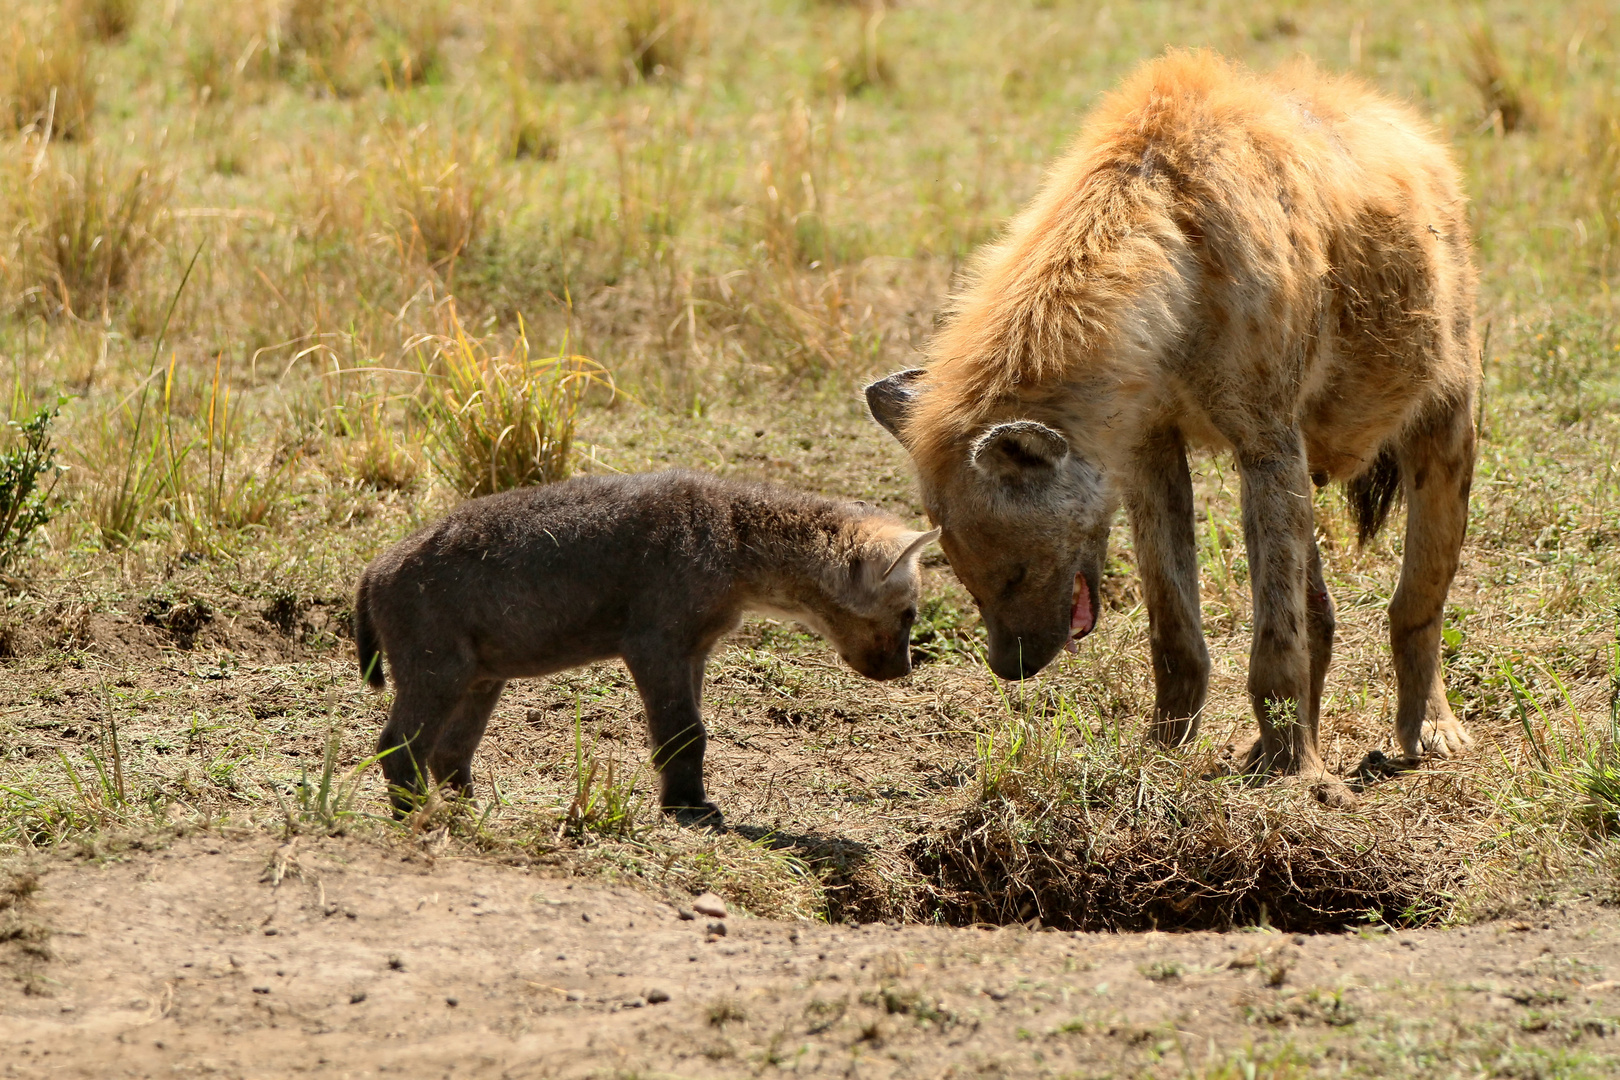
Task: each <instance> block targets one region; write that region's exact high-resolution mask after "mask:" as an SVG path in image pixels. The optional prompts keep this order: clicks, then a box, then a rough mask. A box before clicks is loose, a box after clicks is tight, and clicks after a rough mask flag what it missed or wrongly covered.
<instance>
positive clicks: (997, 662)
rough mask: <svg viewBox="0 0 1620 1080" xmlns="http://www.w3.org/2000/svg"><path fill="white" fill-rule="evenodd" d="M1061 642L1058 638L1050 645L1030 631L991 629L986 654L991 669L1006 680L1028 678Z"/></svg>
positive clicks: (1054, 652)
mask: <svg viewBox="0 0 1620 1080" xmlns="http://www.w3.org/2000/svg"><path fill="white" fill-rule="evenodd" d="M1062 644H1063V643H1062V642H1061V641H1059V642H1058V643H1057V644H1056V645H1053V644H1052V643H1051V642H1049V641H1042V640H1039V639H1037V638H1035V637H1034V636H1033V635H1027V634H998V633H996V632H995V631H994V630H991V632H990V649H989V656H988V658H987V659H988V660H989V663H990V670H991V671H993V672H995V673H996V674H997V675H999V676H1000V677H1001V678H1003V679H1007V680H1009V681H1016V680H1018V679H1027V678H1029V677H1030V676H1031V675H1034V674H1035V673H1036V672H1038V671H1040V670H1041V668H1043V667H1045V666H1046V665H1047V664H1048V663H1050V662H1051V660H1052V657H1053V656H1054V655H1055V654H1056V653H1057V650H1058V649H1059V648H1061V647H1062Z"/></svg>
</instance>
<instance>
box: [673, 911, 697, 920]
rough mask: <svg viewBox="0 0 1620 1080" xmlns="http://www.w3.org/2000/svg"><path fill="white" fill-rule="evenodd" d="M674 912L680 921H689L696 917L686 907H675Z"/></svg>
mask: <svg viewBox="0 0 1620 1080" xmlns="http://www.w3.org/2000/svg"><path fill="white" fill-rule="evenodd" d="M675 914H676V916H677V917H679V918H680V920H681V922H691V921H692V920H693V919H695V918H697V916H696V915H694V914H692V913H691V912H690V911H689V910H687V909H686V908H676V909H675Z"/></svg>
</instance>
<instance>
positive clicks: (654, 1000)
mask: <svg viewBox="0 0 1620 1080" xmlns="http://www.w3.org/2000/svg"><path fill="white" fill-rule="evenodd" d="M668 1000H669V994H668V993H667V992H666V991H663V990H649V991H647V1004H649V1005H662V1004H663V1003H664V1002H666V1001H668Z"/></svg>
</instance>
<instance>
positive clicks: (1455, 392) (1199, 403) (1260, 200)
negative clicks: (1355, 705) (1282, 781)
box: [867, 52, 1479, 796]
mask: <svg viewBox="0 0 1620 1080" xmlns="http://www.w3.org/2000/svg"><path fill="white" fill-rule="evenodd" d="M1474 288H1475V275H1474V270H1473V267H1472V265H1471V263H1470V256H1469V241H1468V225H1467V221H1466V217H1465V201H1464V197H1463V194H1462V191H1461V188H1460V184H1459V181H1458V177H1457V172H1456V169H1455V168H1454V167H1453V165H1452V163H1451V161H1450V159H1449V157H1448V155H1447V153H1446V151H1445V149H1443V148H1442V147H1441V146H1440V145H1439V144H1438V143H1437V142H1436V141H1435V138H1434V136H1433V135H1432V133H1431V132H1430V131H1429V128H1428V126H1427V125H1426V124H1425V123H1424V122H1423V121H1422V120H1420V119H1419V118H1418V117H1417V116H1416V115H1414V114H1413V112H1412V111H1411V110H1409V109H1407V108H1406V107H1404V106H1402V105H1400V104H1397V103H1395V102H1392V101H1390V100H1388V99H1386V98H1383V97H1381V96H1379V95H1378V94H1376V93H1374V92H1373V91H1371V90H1370V89H1368V88H1366V87H1365V86H1363V85H1361V84H1360V83H1358V82H1356V81H1353V80H1350V79H1345V78H1331V77H1328V76H1325V75H1322V74H1320V73H1318V72H1316V71H1315V70H1313V69H1312V68H1310V67H1309V66H1305V65H1299V66H1295V67H1292V68H1289V69H1287V70H1285V71H1283V72H1281V73H1278V74H1275V75H1272V76H1268V77H1263V78H1262V77H1257V76H1255V75H1253V74H1251V73H1249V72H1247V71H1246V70H1244V69H1242V68H1240V67H1238V66H1236V65H1234V64H1231V63H1229V62H1227V61H1225V60H1223V59H1221V58H1219V57H1217V56H1214V55H1211V54H1209V53H1187V52H1172V53H1170V54H1168V55H1166V56H1164V57H1162V58H1160V59H1158V60H1155V61H1152V62H1150V63H1148V64H1146V65H1144V66H1143V67H1142V68H1141V69H1139V70H1138V71H1137V72H1136V73H1135V74H1134V75H1133V76H1132V77H1131V78H1130V79H1129V80H1128V81H1127V82H1126V83H1125V84H1124V86H1123V87H1121V88H1120V89H1119V91H1117V92H1116V93H1115V94H1113V95H1112V96H1111V97H1109V98H1108V99H1107V100H1106V101H1105V102H1104V103H1103V104H1102V105H1101V107H1100V108H1098V110H1097V111H1096V112H1095V114H1093V115H1092V117H1091V118H1090V120H1089V122H1088V123H1087V124H1086V126H1085V127H1084V129H1083V131H1082V134H1081V136H1080V138H1079V140H1078V142H1077V143H1076V145H1075V146H1074V147H1073V149H1072V150H1070V152H1069V153H1068V154H1067V156H1065V157H1064V158H1063V159H1062V160H1061V161H1060V162H1059V163H1058V164H1057V166H1056V167H1055V168H1054V169H1053V170H1052V171H1051V173H1050V175H1049V176H1048V178H1047V180H1046V182H1045V185H1044V186H1043V188H1042V189H1041V192H1040V194H1039V195H1037V196H1036V198H1035V200H1034V201H1033V202H1032V203H1031V204H1030V205H1029V206H1028V207H1027V208H1026V209H1025V210H1024V211H1023V213H1022V214H1020V215H1019V216H1018V217H1017V218H1016V219H1015V221H1014V222H1013V224H1012V225H1011V227H1010V228H1009V229H1008V231H1007V234H1006V236H1005V238H1004V239H1002V240H1001V241H1000V242H998V243H996V244H994V245H993V246H991V247H989V248H988V249H987V250H986V251H985V252H984V253H983V254H982V256H981V257H980V258H979V260H978V262H977V265H976V268H975V270H974V272H973V273H972V275H971V278H970V280H969V282H968V284H967V285H966V287H965V288H964V289H963V290H962V291H961V292H960V293H959V295H957V296H956V297H955V299H954V302H953V305H952V310H951V313H950V316H949V318H948V320H947V322H946V323H945V325H944V326H943V328H942V329H941V331H940V333H939V334H938V335H937V336H936V338H935V340H934V341H933V342H932V344H931V347H930V350H929V351H930V354H931V361H930V363H929V366H928V367H926V368H924V369H920V370H915V371H906V372H901V373H898V374H895V375H891V376H889V377H888V378H886V379H883V380H881V381H880V382H877V383H874V384H873V385H872V386H870V387H868V388H867V400H868V402H869V403H870V405H871V408H872V413H873V415H874V417H876V419H877V420H878V421H879V422H880V423H882V424H883V425H884V426H885V427H886V428H888V429H889V430H890V431H891V432H893V433H894V434H895V436H896V437H898V438H899V440H900V442H901V443H902V444H903V445H904V446H905V448H906V449H907V450H908V451H909V452H910V455H911V457H912V460H913V462H914V464H915V466H916V468H917V473H918V477H919V480H920V484H921V489H922V495H923V500H924V503H925V504H926V506H927V509H928V512H929V514H930V516H931V517H932V518H933V519H934V521H935V523H936V524H938V525H940V526H941V527H942V528H943V530H944V533H943V535H942V537H941V541H940V542H941V544H942V546H943V547H944V549H945V553H946V555H947V556H948V557H949V559H950V562H951V566H952V567H953V568H954V569H955V571H956V573H957V575H958V576H959V577H960V578H961V579H962V582H963V583H964V584H965V585H966V586H967V587H968V589H969V591H970V592H971V593H972V594H973V597H974V600H975V602H976V603H977V604H978V606H979V610H980V612H981V613H982V615H983V617H984V621H985V624H986V627H987V629H988V631H989V643H990V654H989V660H990V666H991V668H992V669H993V670H994V671H995V672H996V673H997V674H999V675H1001V676H1002V677H1003V678H1018V677H1021V676H1025V675H1030V674H1032V673H1034V672H1036V671H1039V670H1040V669H1041V668H1042V667H1043V666H1045V665H1046V664H1047V663H1048V662H1049V661H1050V660H1051V659H1052V658H1053V656H1055V655H1056V653H1057V652H1058V650H1059V649H1060V648H1062V647H1064V645H1065V644H1067V643H1069V642H1071V641H1072V639H1073V638H1076V637H1079V636H1083V635H1084V634H1086V633H1087V632H1089V631H1090V630H1091V628H1092V626H1093V624H1094V621H1095V619H1096V617H1097V611H1098V603H1097V597H1098V593H1097V580H1098V575H1099V573H1100V571H1101V569H1102V565H1103V560H1104V553H1105V547H1106V543H1107V537H1108V529H1109V523H1110V521H1111V519H1112V516H1113V514H1114V512H1115V509H1116V507H1117V505H1118V503H1119V501H1120V500H1121V499H1123V500H1124V504H1125V508H1126V512H1127V515H1128V517H1129V520H1130V524H1131V529H1132V534H1133V536H1134V538H1135V543H1136V557H1137V563H1138V566H1139V569H1140V571H1141V574H1142V583H1143V588H1144V592H1145V594H1146V600H1147V608H1148V618H1149V625H1150V627H1151V647H1152V661H1153V674H1154V681H1155V686H1156V702H1155V706H1154V733H1155V735H1156V736H1157V738H1158V739H1159V740H1160V741H1162V742H1164V743H1167V744H1172V745H1174V744H1179V743H1181V742H1183V741H1185V740H1187V739H1188V738H1190V737H1191V736H1192V735H1193V734H1194V733H1195V732H1196V730H1197V726H1198V718H1199V712H1200V709H1201V708H1202V706H1203V703H1204V697H1205V694H1206V691H1207V688H1208V683H1209V655H1208V652H1207V650H1206V648H1205V644H1204V638H1203V632H1202V628H1201V625H1200V618H1199V599H1198V565H1197V558H1196V553H1195V548H1194V540H1193V497H1192V485H1191V481H1190V478H1189V475H1188V471H1187V460H1186V450H1187V448H1188V447H1189V446H1201V447H1210V448H1215V449H1220V450H1226V451H1230V453H1231V454H1232V456H1233V458H1234V459H1235V461H1236V465H1237V471H1238V473H1239V474H1240V476H1241V478H1242V501H1243V537H1244V543H1245V545H1246V546H1247V549H1248V555H1249V572H1250V577H1251V580H1252V587H1253V593H1254V639H1253V646H1252V650H1251V653H1250V662H1249V696H1250V699H1251V701H1252V703H1253V706H1254V711H1255V715H1256V717H1257V718H1258V720H1259V724H1260V738H1259V740H1258V741H1257V742H1256V743H1255V744H1254V748H1253V750H1252V751H1251V752H1250V755H1249V766H1250V767H1251V768H1254V769H1256V770H1275V771H1277V772H1280V773H1284V774H1304V775H1306V776H1319V775H1322V774H1323V771H1324V770H1323V764H1322V758H1321V755H1320V752H1319V749H1318V739H1317V717H1318V710H1319V707H1320V702H1321V696H1322V681H1323V676H1324V675H1325V673H1326V671H1327V666H1328V655H1329V651H1330V649H1331V647H1332V642H1333V626H1334V620H1333V604H1332V601H1331V600H1330V599H1329V598H1328V594H1327V590H1326V588H1325V587H1324V585H1323V581H1322V567H1321V559H1320V557H1319V555H1318V553H1317V549H1316V542H1315V538H1314V531H1313V522H1312V511H1311V494H1310V492H1311V484H1312V482H1313V481H1314V482H1315V483H1316V484H1318V485H1321V484H1326V483H1327V482H1328V481H1330V480H1339V481H1344V482H1345V483H1346V485H1347V491H1348V494H1349V497H1350V501H1351V505H1352V506H1353V507H1354V509H1355V511H1356V513H1357V516H1358V518H1359V525H1360V531H1361V535H1362V539H1363V540H1365V539H1366V538H1367V537H1369V536H1371V535H1372V534H1373V533H1374V532H1376V531H1377V529H1378V528H1379V526H1380V525H1381V524H1382V523H1383V519H1384V517H1385V515H1386V514H1387V513H1388V511H1389V509H1390V507H1391V504H1392V503H1393V502H1394V500H1395V499H1396V498H1397V497H1398V496H1402V495H1404V497H1405V499H1406V501H1407V504H1408V515H1407V523H1406V543H1405V551H1404V557H1403V563H1402V567H1401V577H1400V584H1399V587H1398V588H1397V589H1396V591H1395V597H1394V600H1393V601H1392V602H1391V604H1390V636H1391V640H1392V643H1393V646H1394V659H1395V674H1396V680H1397V684H1398V687H1399V699H1400V701H1399V708H1398V711H1397V714H1396V721H1395V725H1396V735H1397V737H1398V739H1399V741H1400V747H1401V750H1402V752H1403V753H1404V754H1405V755H1406V756H1407V757H1408V758H1410V759H1417V758H1420V757H1421V756H1422V755H1424V754H1425V753H1428V754H1435V755H1439V756H1448V755H1450V754H1451V753H1452V752H1453V751H1455V750H1457V749H1459V748H1460V747H1461V746H1462V745H1463V744H1465V743H1467V742H1469V741H1470V740H1469V736H1468V734H1467V733H1466V732H1465V731H1464V730H1463V727H1462V725H1460V724H1459V723H1458V722H1457V720H1456V718H1455V717H1453V716H1452V713H1451V709H1450V708H1449V707H1448V705H1447V704H1446V695H1445V687H1444V684H1443V682H1442V678H1441V672H1440V663H1439V644H1440V629H1441V617H1442V608H1443V605H1444V602H1445V597H1446V592H1447V590H1448V589H1449V588H1450V585H1451V579H1452V576H1453V574H1455V572H1456V569H1457V562H1458V554H1459V549H1460V547H1461V545H1462V540H1463V530H1464V526H1465V523H1466V519H1467V510H1468V488H1469V483H1470V480H1471V478H1472V474H1473V459H1474V426H1473V421H1472V415H1473V403H1474V400H1475V395H1476V393H1477V392H1478V383H1479V372H1478V369H1477V366H1476V363H1475V360H1474V357H1475V341H1474V328H1473V309H1474ZM1332 791H1333V792H1335V793H1336V794H1337V795H1338V796H1343V795H1344V792H1343V789H1342V787H1337V786H1335V787H1333V788H1332Z"/></svg>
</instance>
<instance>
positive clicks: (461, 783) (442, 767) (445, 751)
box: [427, 680, 506, 798]
mask: <svg viewBox="0 0 1620 1080" xmlns="http://www.w3.org/2000/svg"><path fill="white" fill-rule="evenodd" d="M505 688H506V683H505V682H502V681H499V680H495V681H491V682H482V683H474V684H473V685H471V686H469V687H468V688H467V690H466V692H465V693H463V694H462V695H461V700H460V701H458V702H456V706H455V708H454V709H453V710H451V713H450V717H449V719H448V720H446V721H445V724H444V727H443V728H442V730H440V732H439V737H438V739H437V741H435V742H434V743H432V744H431V745H430V746H428V748H427V763H428V771H429V773H430V774H431V775H432V776H433V781H434V783H438V784H445V785H448V786H449V787H451V788H453V789H454V790H455V791H456V792H457V793H458V794H460V795H461V797H462V798H471V797H472V759H473V751H475V750H477V749H478V743H479V740H481V739H482V738H483V737H484V728H485V727H486V726H488V724H489V714H490V713H492V712H494V711H495V703H496V702H497V701H499V700H500V697H501V691H502V690H504V689H505Z"/></svg>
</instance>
